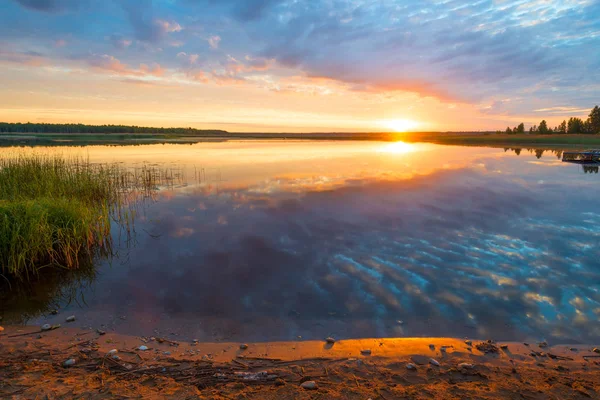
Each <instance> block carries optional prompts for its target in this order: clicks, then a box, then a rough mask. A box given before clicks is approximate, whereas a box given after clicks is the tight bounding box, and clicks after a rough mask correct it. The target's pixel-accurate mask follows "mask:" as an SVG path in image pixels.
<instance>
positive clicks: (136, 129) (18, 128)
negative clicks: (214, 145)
mask: <svg viewBox="0 0 600 400" xmlns="http://www.w3.org/2000/svg"><path fill="white" fill-rule="evenodd" d="M0 133H91V134H104V133H116V134H131V133H148V134H150V133H159V134H167V135H168V134H174V135H197V134H211V135H222V134H226V133H227V131H222V130H204V129H195V128H152V127H145V126H135V125H85V124H46V123H31V122H27V123H20V122H17V123H9V122H0Z"/></svg>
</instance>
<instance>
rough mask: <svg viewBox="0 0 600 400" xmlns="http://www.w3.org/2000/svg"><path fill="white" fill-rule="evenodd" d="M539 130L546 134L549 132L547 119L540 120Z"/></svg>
mask: <svg viewBox="0 0 600 400" xmlns="http://www.w3.org/2000/svg"><path fill="white" fill-rule="evenodd" d="M538 131H539V133H540V134H542V135H545V134H548V133H549V131H548V123H547V122H546V120H545V119H544V120H542V122H540V126H539V128H538Z"/></svg>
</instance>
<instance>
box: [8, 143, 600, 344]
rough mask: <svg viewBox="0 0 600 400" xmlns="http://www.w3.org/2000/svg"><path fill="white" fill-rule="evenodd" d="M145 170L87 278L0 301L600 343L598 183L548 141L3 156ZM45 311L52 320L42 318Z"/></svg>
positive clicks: (180, 333) (365, 332) (99, 323)
mask: <svg viewBox="0 0 600 400" xmlns="http://www.w3.org/2000/svg"><path fill="white" fill-rule="evenodd" d="M16 151H25V152H44V153H52V152H54V153H60V154H67V155H77V156H85V157H89V159H90V160H91V161H92V162H102V163H107V162H108V163H112V162H116V163H120V164H122V165H124V166H126V167H130V168H139V167H141V166H142V165H150V166H154V167H156V168H159V169H164V170H166V171H169V172H168V176H169V177H172V179H170V181H169V184H168V185H165V186H163V187H161V188H160V190H159V191H158V192H157V193H156V194H155V197H154V199H151V200H148V201H146V202H145V203H144V204H142V205H140V206H139V207H138V210H137V216H136V218H135V224H134V228H135V231H134V232H133V235H132V236H131V237H130V238H129V240H124V239H123V237H122V236H121V235H122V232H121V231H120V230H119V229H115V230H114V232H115V233H114V234H115V243H117V244H118V245H119V247H118V248H117V250H118V254H117V256H116V257H115V258H113V259H112V260H99V261H98V265H97V269H96V273H95V274H94V275H93V276H86V277H77V278H73V279H62V280H50V281H48V282H44V283H42V284H40V285H37V286H36V287H35V288H33V289H32V290H31V291H30V292H27V293H19V295H13V294H11V295H9V296H7V297H6V298H5V300H4V301H3V302H2V303H3V304H2V305H0V313H1V314H2V315H3V316H4V322H3V323H4V324H9V323H11V322H12V323H15V322H18V323H27V324H43V323H51V324H52V323H62V324H63V325H64V319H65V317H66V316H68V315H72V314H74V315H76V316H77V321H76V322H75V323H74V325H76V326H81V327H93V328H101V329H105V330H113V329H114V330H116V331H117V332H120V333H127V334H134V335H146V336H156V335H164V336H171V337H177V338H179V339H190V340H191V339H198V340H201V341H221V340H227V341H236V340H237V341H242V340H243V341H265V340H295V339H296V338H298V337H299V336H301V337H302V338H303V339H322V338H324V337H327V336H333V337H335V338H338V339H343V338H361V337H410V336H453V337H470V338H482V339H487V338H493V339H497V340H520V341H536V340H537V341H540V340H552V341H554V342H559V343H560V342H562V343H566V342H569V343H575V342H586V343H590V342H593V341H594V340H596V341H597V339H598V337H600V322H599V317H600V247H599V246H598V243H599V241H600V207H599V202H600V176H599V175H598V169H597V168H596V169H594V168H583V167H582V166H580V165H573V164H566V163H562V162H561V161H560V158H559V157H560V151H546V152H542V151H541V150H537V151H536V150H531V151H528V150H527V149H522V150H520V149H515V150H513V149H506V150H505V149H496V148H478V147H458V146H439V145H433V144H407V143H402V142H397V143H385V142H341V141H338V142H333V141H332V142H328V141H313V142H308V141H227V142H205V143H196V144H148V145H142V146H88V147H68V146H61V147H36V148H28V149H16V148H2V149H0V156H2V154H6V153H11V152H12V153H14V152H16ZM54 307H57V308H59V310H60V313H59V315H56V316H54V315H51V314H50V312H49V311H50V310H51V309H52V308H54Z"/></svg>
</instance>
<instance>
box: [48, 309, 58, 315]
mask: <svg viewBox="0 0 600 400" xmlns="http://www.w3.org/2000/svg"><path fill="white" fill-rule="evenodd" d="M50 314H52V315H57V314H58V310H52V311H50Z"/></svg>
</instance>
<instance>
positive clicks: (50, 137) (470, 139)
mask: <svg viewBox="0 0 600 400" xmlns="http://www.w3.org/2000/svg"><path fill="white" fill-rule="evenodd" d="M227 140H327V141H386V142H390V141H404V142H410V143H418V142H424V143H436V144H445V145H462V146H465V145H467V146H485V147H505V146H569V147H571V146H574V147H577V146H597V147H600V135H589V134H552V135H539V134H516V135H515V134H513V135H507V134H497V133H479V132H473V133H451V132H448V133H441V132H427V133H425V132H419V133H389V132H364V133H345V132H331V133H260V132H255V133H239V132H227V133H223V134H214V133H206V134H194V135H185V134H163V133H139V134H138V133H128V134H118V133H103V134H92V133H90V134H86V133H0V146H29V145H33V146H35V145H51V146H52V145H54V146H56V145H59V146H60V145H70V144H72V145H75V146H80V145H94V144H96V145H100V144H107V145H119V144H156V143H184V144H193V143H199V142H204V141H227Z"/></svg>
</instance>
